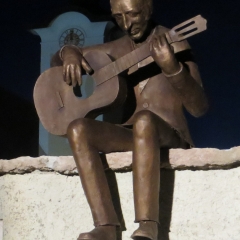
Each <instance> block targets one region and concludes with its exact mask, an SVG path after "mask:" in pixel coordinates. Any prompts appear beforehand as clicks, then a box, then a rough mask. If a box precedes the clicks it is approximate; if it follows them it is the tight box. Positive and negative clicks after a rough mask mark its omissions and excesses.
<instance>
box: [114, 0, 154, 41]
mask: <svg viewBox="0 0 240 240" xmlns="http://www.w3.org/2000/svg"><path fill="white" fill-rule="evenodd" d="M144 1H146V0H111V1H110V3H111V7H112V16H113V17H114V18H115V19H116V21H117V24H118V25H119V27H120V28H121V29H122V30H123V31H124V32H126V33H127V34H128V36H129V37H130V38H131V39H132V40H134V41H137V40H139V39H141V37H142V36H143V34H144V33H145V31H146V29H147V25H148V20H149V17H150V9H146V8H148V6H147V4H144Z"/></svg>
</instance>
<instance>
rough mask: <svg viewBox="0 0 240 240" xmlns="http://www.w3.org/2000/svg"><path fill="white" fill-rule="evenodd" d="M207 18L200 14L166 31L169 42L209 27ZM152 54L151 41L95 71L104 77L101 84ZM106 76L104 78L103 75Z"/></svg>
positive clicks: (177, 40)
mask: <svg viewBox="0 0 240 240" xmlns="http://www.w3.org/2000/svg"><path fill="white" fill-rule="evenodd" d="M206 23H207V21H206V19H204V18H202V17H201V16H200V15H198V16H196V17H194V18H191V19H189V20H187V21H185V22H183V23H181V24H179V25H177V26H175V27H174V28H172V29H171V30H170V31H168V32H166V33H165V35H166V39H167V41H168V43H169V44H172V43H174V42H179V41H183V40H185V39H186V38H189V37H191V36H193V35H195V34H197V33H200V32H202V31H204V30H206V29H207V26H206ZM149 56H151V52H150V43H145V44H143V45H142V46H141V47H139V48H137V49H135V50H133V51H132V52H130V53H128V54H126V55H125V56H123V57H120V58H118V59H117V60H116V61H114V62H112V63H110V64H108V65H107V66H105V67H103V68H101V69H99V70H98V71H96V72H95V73H94V76H96V77H98V79H102V80H101V81H100V83H99V84H101V83H103V82H105V81H107V80H109V79H111V78H113V77H115V76H117V75H119V74H120V73H122V72H123V71H125V70H127V69H129V68H131V67H132V66H134V65H136V64H138V63H139V62H141V61H143V60H144V59H145V58H148V57H149ZM101 76H104V79H103V78H102V77H101Z"/></svg>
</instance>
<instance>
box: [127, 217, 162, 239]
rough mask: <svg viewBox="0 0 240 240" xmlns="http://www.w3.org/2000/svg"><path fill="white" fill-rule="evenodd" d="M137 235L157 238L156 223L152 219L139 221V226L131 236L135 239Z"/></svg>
mask: <svg viewBox="0 0 240 240" xmlns="http://www.w3.org/2000/svg"><path fill="white" fill-rule="evenodd" d="M138 237H143V238H147V239H151V240H157V237H158V224H157V223H156V222H153V221H141V222H140V224H139V228H138V229H137V230H136V231H134V233H133V234H132V236H131V238H132V239H137V238H138Z"/></svg>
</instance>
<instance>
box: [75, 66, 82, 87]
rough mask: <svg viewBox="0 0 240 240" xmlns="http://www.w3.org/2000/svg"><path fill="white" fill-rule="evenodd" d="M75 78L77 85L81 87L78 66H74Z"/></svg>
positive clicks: (80, 74)
mask: <svg viewBox="0 0 240 240" xmlns="http://www.w3.org/2000/svg"><path fill="white" fill-rule="evenodd" d="M75 76H76V80H77V82H78V85H79V86H81V85H82V73H81V68H80V67H79V66H76V69H75Z"/></svg>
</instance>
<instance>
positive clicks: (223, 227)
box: [0, 147, 240, 240]
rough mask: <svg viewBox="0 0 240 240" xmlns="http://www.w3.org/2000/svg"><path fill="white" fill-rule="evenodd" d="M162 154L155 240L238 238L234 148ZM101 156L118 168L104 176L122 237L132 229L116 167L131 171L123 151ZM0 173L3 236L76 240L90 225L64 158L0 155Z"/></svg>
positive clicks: (239, 194)
mask: <svg viewBox="0 0 240 240" xmlns="http://www.w3.org/2000/svg"><path fill="white" fill-rule="evenodd" d="M167 155H168V153H165V156H167ZM169 156H170V160H169V161H170V163H168V161H165V162H164V163H163V164H162V170H161V188H160V189H161V192H160V222H161V229H160V237H159V240H160V239H161V240H226V239H229V240H239V239H240V187H239V186H240V167H237V166H239V165H240V164H239V159H240V147H235V148H232V149H230V150H218V149H189V150H181V149H175V150H171V151H170V153H169ZM163 157H164V156H163ZM107 160H108V164H109V167H110V168H112V169H113V170H118V171H119V172H117V173H114V171H112V170H111V169H108V170H107V171H106V174H107V178H108V181H109V184H110V185H111V189H113V191H112V195H113V199H114V204H115V207H116V209H117V212H118V216H119V219H120V220H121V219H122V214H123V216H124V219H125V224H124V221H121V222H122V226H123V228H124V225H125V226H126V228H127V231H124V232H123V233H122V240H128V239H130V235H131V233H132V232H133V231H134V230H135V229H136V228H137V224H134V211H133V210H134V206H133V194H132V173H131V172H124V171H125V170H129V169H130V168H131V153H130V152H127V153H115V154H109V155H108V156H107ZM171 168H172V169H178V170H174V171H173V170H171ZM221 168H222V169H221ZM186 169H188V170H186ZM196 169H204V170H197V171H195V170H196ZM206 169H208V170H206ZM213 169H215V170H213ZM183 170H184V171H183ZM193 170H194V171H193ZM121 171H122V173H121ZM123 172H124V173H123ZM0 174H1V175H2V176H1V177H0V219H3V226H4V227H3V231H4V238H3V239H4V240H16V239H18V240H34V239H36V240H66V239H67V240H76V239H77V236H78V234H79V233H80V232H83V231H88V230H91V229H92V228H93V223H92V218H91V213H90V210H89V207H88V204H87V202H86V198H85V195H84V192H83V190H82V187H81V184H80V180H79V177H78V176H77V171H76V167H75V164H74V161H73V159H72V157H47V156H42V157H39V158H30V157H21V158H17V159H13V160H9V161H7V160H0ZM116 182H118V187H117V186H116ZM118 195H119V196H120V200H121V206H122V211H121V208H120V207H119V206H120V205H119V204H120V203H119V201H118V200H117V199H118ZM169 230H170V233H169V234H168V232H169ZM119 239H120V238H119Z"/></svg>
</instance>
